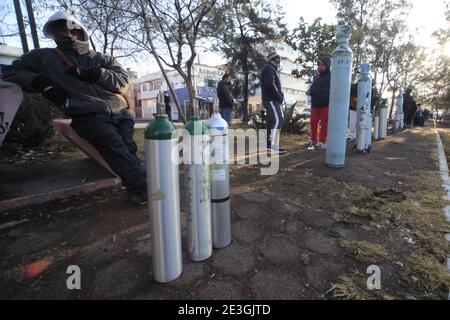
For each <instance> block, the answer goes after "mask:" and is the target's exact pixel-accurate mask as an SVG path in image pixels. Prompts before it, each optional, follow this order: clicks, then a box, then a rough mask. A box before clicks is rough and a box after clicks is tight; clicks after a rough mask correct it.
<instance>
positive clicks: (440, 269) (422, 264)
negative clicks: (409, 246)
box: [405, 254, 450, 293]
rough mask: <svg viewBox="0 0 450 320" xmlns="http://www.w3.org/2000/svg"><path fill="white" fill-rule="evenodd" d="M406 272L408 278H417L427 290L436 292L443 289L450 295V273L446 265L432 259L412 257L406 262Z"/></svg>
mask: <svg viewBox="0 0 450 320" xmlns="http://www.w3.org/2000/svg"><path fill="white" fill-rule="evenodd" d="M405 272H406V274H407V275H408V276H417V277H418V278H419V280H418V281H419V285H420V286H421V287H424V288H425V289H427V290H431V291H433V292H434V291H436V290H437V289H439V288H442V289H444V290H445V292H447V293H448V290H449V288H450V273H449V272H448V271H447V270H446V268H445V266H444V265H442V264H440V263H439V262H437V261H436V260H435V259H433V258H431V257H425V256H420V255H417V254H412V255H410V256H409V257H408V259H407V260H406V265H405Z"/></svg>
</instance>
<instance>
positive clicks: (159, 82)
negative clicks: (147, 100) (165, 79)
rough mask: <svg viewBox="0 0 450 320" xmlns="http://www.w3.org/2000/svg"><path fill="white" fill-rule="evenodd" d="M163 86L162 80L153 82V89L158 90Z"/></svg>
mask: <svg viewBox="0 0 450 320" xmlns="http://www.w3.org/2000/svg"><path fill="white" fill-rule="evenodd" d="M161 87H162V81H155V82H153V84H152V90H153V91H156V90H161Z"/></svg>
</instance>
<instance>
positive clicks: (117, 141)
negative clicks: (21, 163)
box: [3, 12, 147, 205]
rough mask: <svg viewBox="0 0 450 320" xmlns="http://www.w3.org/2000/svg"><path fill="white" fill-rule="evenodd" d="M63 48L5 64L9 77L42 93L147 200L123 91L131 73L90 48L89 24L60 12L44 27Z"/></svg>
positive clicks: (134, 193)
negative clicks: (87, 27) (86, 24)
mask: <svg viewBox="0 0 450 320" xmlns="http://www.w3.org/2000/svg"><path fill="white" fill-rule="evenodd" d="M44 34H45V35H46V36H47V37H48V38H51V39H53V40H54V41H55V42H56V45H57V48H56V49H50V48H44V49H36V50H33V51H31V52H29V53H27V54H24V55H23V56H22V57H20V58H19V59H18V60H16V61H14V62H13V64H12V65H11V66H6V67H4V68H3V79H4V80H6V81H11V82H15V83H17V84H19V85H21V86H22V88H23V89H25V90H29V91H38V92H41V93H42V95H43V96H44V97H46V98H47V99H49V100H50V101H52V102H53V103H55V104H56V105H57V106H58V107H59V108H60V109H61V110H62V111H63V112H64V113H65V114H66V115H67V116H68V117H71V118H72V124H71V126H72V128H73V129H74V130H75V131H76V132H77V133H78V135H80V136H81V137H82V138H84V139H86V140H87V141H88V142H90V143H91V144H92V145H93V146H94V147H95V148H97V150H98V151H99V152H100V154H101V155H102V157H103V158H104V159H105V161H106V162H107V163H108V164H109V166H110V167H111V169H112V170H113V171H114V172H115V173H117V174H118V175H119V176H120V178H121V179H122V182H123V184H124V185H125V187H126V188H127V193H128V197H129V199H130V201H131V202H132V203H133V204H136V205H143V204H145V203H146V201H147V183H146V173H145V169H144V168H143V167H142V165H141V162H140V160H139V158H138V157H137V155H136V152H137V146H136V144H135V142H134V141H133V133H134V121H133V119H132V117H131V116H130V114H129V113H128V110H127V103H126V100H125V99H124V97H123V96H122V94H123V93H124V92H125V91H126V90H127V88H128V86H129V82H128V74H127V73H126V71H125V70H124V69H122V67H121V66H120V65H119V63H118V62H117V61H116V60H115V59H114V58H113V57H110V56H107V55H104V54H101V53H98V52H95V51H92V50H89V37H88V34H87V32H86V29H85V28H84V27H83V26H82V24H81V23H80V22H79V21H78V20H77V19H76V18H75V17H73V16H71V15H69V14H68V13H66V12H57V13H55V14H54V15H53V16H51V17H50V19H49V20H48V22H47V23H46V24H45V26H44Z"/></svg>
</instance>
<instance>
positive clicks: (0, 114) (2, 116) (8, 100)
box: [0, 81, 23, 147]
mask: <svg viewBox="0 0 450 320" xmlns="http://www.w3.org/2000/svg"><path fill="white" fill-rule="evenodd" d="M0 97H1V98H0V147H1V146H2V144H3V140H5V138H6V134H7V133H8V131H9V128H10V127H11V123H12V122H13V119H14V117H15V116H16V113H17V110H19V106H20V104H21V103H22V100H23V92H22V88H21V87H20V86H18V85H17V84H15V83H12V82H6V81H0Z"/></svg>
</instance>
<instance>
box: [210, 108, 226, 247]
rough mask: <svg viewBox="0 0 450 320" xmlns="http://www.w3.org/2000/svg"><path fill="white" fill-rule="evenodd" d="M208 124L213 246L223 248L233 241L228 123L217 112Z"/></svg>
mask: <svg viewBox="0 0 450 320" xmlns="http://www.w3.org/2000/svg"><path fill="white" fill-rule="evenodd" d="M207 125H208V127H209V131H210V136H211V166H210V168H211V171H210V174H211V202H212V204H211V206H212V234H213V246H214V248H216V249H222V248H225V247H227V246H229V245H230V243H231V215H230V174H229V157H230V151H229V141H228V123H227V122H226V121H225V120H224V119H223V118H222V117H221V115H220V113H218V112H216V113H214V114H213V115H212V116H211V118H210V119H209V120H208V122H207Z"/></svg>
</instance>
